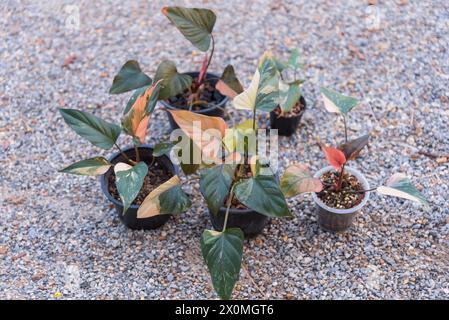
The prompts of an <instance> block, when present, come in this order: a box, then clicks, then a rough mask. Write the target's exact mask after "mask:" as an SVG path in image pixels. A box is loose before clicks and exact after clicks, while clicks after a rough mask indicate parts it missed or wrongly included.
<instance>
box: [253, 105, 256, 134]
mask: <svg viewBox="0 0 449 320" xmlns="http://www.w3.org/2000/svg"><path fill="white" fill-rule="evenodd" d="M253 131H254V132H255V131H256V107H254V110H253Z"/></svg>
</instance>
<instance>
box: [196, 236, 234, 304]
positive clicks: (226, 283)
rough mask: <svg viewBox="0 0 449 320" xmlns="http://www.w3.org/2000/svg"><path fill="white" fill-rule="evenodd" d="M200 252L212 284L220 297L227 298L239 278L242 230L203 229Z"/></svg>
mask: <svg viewBox="0 0 449 320" xmlns="http://www.w3.org/2000/svg"><path fill="white" fill-rule="evenodd" d="M201 252H202V254H203V258H204V262H205V263H206V265H207V268H208V269H209V273H210V275H211V278H212V284H213V286H214V289H215V291H216V292H217V293H218V295H219V296H220V298H222V299H229V298H230V297H231V294H232V290H233V289H234V286H235V283H236V282H237V281H238V279H239V274H240V267H241V263H242V253H243V232H242V230H240V229H238V228H231V229H226V230H225V231H224V232H218V231H214V230H205V231H204V232H203V235H202V237H201Z"/></svg>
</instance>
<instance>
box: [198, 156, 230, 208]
mask: <svg viewBox="0 0 449 320" xmlns="http://www.w3.org/2000/svg"><path fill="white" fill-rule="evenodd" d="M235 168H236V166H235V165H232V164H220V165H216V166H213V167H211V168H206V169H203V170H201V172H200V190H201V193H202V194H203V196H204V198H205V199H206V202H207V206H208V207H209V210H210V211H211V212H212V213H213V214H217V212H218V210H219V209H220V207H222V206H223V205H224V201H225V199H226V197H227V195H228V193H229V189H230V187H231V184H232V179H233V177H234V172H235Z"/></svg>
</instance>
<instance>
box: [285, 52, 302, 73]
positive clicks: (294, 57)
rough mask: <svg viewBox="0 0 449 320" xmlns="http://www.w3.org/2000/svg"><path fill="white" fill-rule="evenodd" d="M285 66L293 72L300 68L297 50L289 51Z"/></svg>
mask: <svg viewBox="0 0 449 320" xmlns="http://www.w3.org/2000/svg"><path fill="white" fill-rule="evenodd" d="M287 64H288V66H289V67H290V68H292V69H293V70H296V69H298V68H301V67H302V65H301V60H300V59H299V52H298V49H296V48H294V49H291V50H290V58H289V59H288V62H287Z"/></svg>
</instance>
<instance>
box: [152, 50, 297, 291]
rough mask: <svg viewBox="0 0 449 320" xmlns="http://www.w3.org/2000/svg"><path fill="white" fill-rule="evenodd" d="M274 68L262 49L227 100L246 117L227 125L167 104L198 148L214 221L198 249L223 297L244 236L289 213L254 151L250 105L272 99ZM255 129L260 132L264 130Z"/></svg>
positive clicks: (237, 266)
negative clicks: (247, 80) (246, 82)
mask: <svg viewBox="0 0 449 320" xmlns="http://www.w3.org/2000/svg"><path fill="white" fill-rule="evenodd" d="M274 73H275V67H274V65H273V61H272V59H270V58H269V57H268V56H266V55H265V56H264V57H263V58H262V59H261V62H260V65H259V67H258V68H257V70H256V73H255V76H254V77H253V80H252V83H251V85H250V87H249V88H248V89H247V90H246V91H243V92H242V93H241V94H240V95H237V96H235V98H234V100H233V103H234V104H235V106H236V107H237V108H241V109H248V110H251V111H252V119H250V120H246V121H244V122H243V123H241V124H239V125H236V126H234V127H232V128H228V127H227V124H226V123H225V121H224V120H223V119H221V118H218V117H210V116H205V115H200V114H195V113H193V112H189V111H186V110H169V112H170V113H171V115H172V116H173V118H174V120H175V121H176V123H177V124H178V125H179V127H180V128H181V130H182V131H183V132H184V134H185V136H187V137H189V138H190V139H191V140H192V141H193V142H194V144H195V145H196V146H197V148H198V150H200V151H201V165H200V175H199V179H200V189H201V193H202V194H203V196H204V198H205V200H206V202H207V205H208V208H209V214H210V217H211V221H212V225H213V227H214V230H205V231H204V232H203V235H202V237H201V251H202V254H203V258H204V261H205V263H206V264H207V266H208V269H209V272H210V274H211V277H212V283H213V286H214V288H215V290H216V292H217V293H218V294H219V296H220V297H221V298H223V299H228V298H229V297H230V296H231V294H232V290H233V287H234V285H235V283H236V282H237V281H238V278H239V272H240V266H241V261H242V252H243V239H244V236H245V235H246V236H252V235H255V234H257V233H260V232H261V231H262V229H263V227H264V226H265V225H266V224H267V223H268V221H269V219H270V218H279V217H285V216H290V215H291V213H290V210H289V209H288V206H287V203H286V200H285V197H284V195H283V193H282V191H281V189H280V186H279V184H278V180H277V178H276V175H275V174H274V173H273V171H272V170H271V168H270V167H269V165H268V164H267V163H266V162H264V161H263V159H262V157H261V156H259V155H258V154H257V151H258V147H259V146H258V137H256V130H257V124H256V110H258V109H259V108H260V107H261V106H262V107H264V108H267V109H270V108H271V109H272V108H274V106H275V105H276V103H277V99H276V97H277V94H278V92H277V90H278V88H277V83H278V79H274V80H275V81H273V79H272V77H273V74H274ZM273 83H275V84H276V85H273ZM225 89H226V90H231V89H230V88H225ZM195 132H196V133H197V136H196V138H195ZM198 133H201V134H200V135H199V136H198ZM259 134H262V135H266V131H265V130H261V133H259ZM178 144H179V143H178ZM178 144H177V145H176V146H174V147H173V149H172V151H171V153H172V155H173V153H176V152H177V148H176V147H177V146H178ZM185 145H188V144H185ZM161 149H162V148H161ZM165 150H167V149H165Z"/></svg>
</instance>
